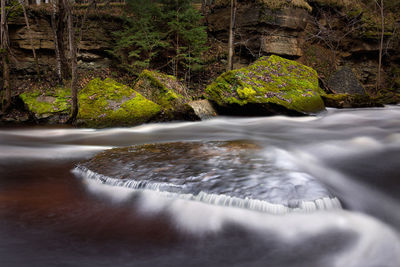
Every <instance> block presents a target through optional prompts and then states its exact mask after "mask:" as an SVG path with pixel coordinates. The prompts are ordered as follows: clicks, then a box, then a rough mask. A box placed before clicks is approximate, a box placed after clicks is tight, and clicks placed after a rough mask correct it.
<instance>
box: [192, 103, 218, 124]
mask: <svg viewBox="0 0 400 267" xmlns="http://www.w3.org/2000/svg"><path fill="white" fill-rule="evenodd" d="M189 106H191V107H192V108H193V110H194V113H196V115H197V116H198V117H199V118H200V119H201V120H207V119H210V118H212V117H215V116H217V112H216V111H215V109H214V108H213V107H212V105H211V103H210V102H209V101H208V100H206V99H204V100H197V101H192V102H189Z"/></svg>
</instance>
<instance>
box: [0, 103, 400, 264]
mask: <svg viewBox="0 0 400 267" xmlns="http://www.w3.org/2000/svg"><path fill="white" fill-rule="evenodd" d="M399 118H400V108H399V107H390V108H386V109H381V110H379V109H365V110H347V111H338V110H330V111H329V112H327V113H325V114H321V115H320V116H319V117H316V118H293V119H290V118H285V117H272V118H252V119H245V118H242V119H233V118H218V119H214V120H211V121H204V122H196V123H170V124H155V125H144V126H139V127H135V128H125V129H106V130H97V131H95V130H89V129H46V128H19V129H1V130H0V266H11V267H12V266H374V267H375V266H376V267H378V266H379V267H381V266H399V265H400V241H399V230H400V218H399V216H400V215H399V214H400V213H399V201H400V196H399V194H398V192H399V189H400V187H399V185H400V183H399V179H400V176H399V172H398V163H399V161H400V119H399ZM227 140H247V141H249V142H254V143H257V144H258V145H259V146H260V147H261V148H260V149H257V151H255V152H254V153H253V152H250V154H246V159H247V160H248V161H249V162H256V163H257V164H261V163H260V161H265V162H267V163H268V164H267V163H265V164H264V163H262V164H261V165H257V164H255V165H254V164H253V165H254V166H255V167H254V168H252V167H248V166H250V165H245V167H246V168H243V167H242V168H241V169H240V166H239V167H238V169H237V170H236V169H234V168H233V169H232V168H227V166H228V165H227V164H226V162H229V159H228V158H229V157H228V158H224V157H222V158H219V161H218V160H217V161H211V163H209V164H216V165H215V166H219V168H227V169H226V171H224V172H222V173H221V174H219V175H220V176H219V177H223V175H226V174H227V173H229V176H230V179H233V180H231V181H235V182H236V183H237V181H240V182H243V183H250V182H252V179H261V178H260V174H262V173H264V171H260V170H265V173H266V175H265V176H266V177H267V178H268V177H269V176H271V173H276V170H279V175H281V176H279V177H282V179H281V180H285V179H286V181H292V180H290V179H289V178H290V177H292V176H290V175H293V173H295V174H296V175H299V174H301V175H303V176H304V175H305V176H306V177H308V179H310V180H312V181H315V182H316V183H318V186H319V187H321V188H324V190H326V191H329V194H331V196H336V197H338V198H339V199H340V201H341V203H342V205H343V206H344V210H337V209H335V210H324V211H315V212H308V213H304V212H290V213H287V214H284V215H276V214H271V213H270V212H258V211H251V210H249V209H247V208H237V207H230V206H227V205H225V206H221V205H211V204H208V203H206V202H204V201H192V200H185V199H183V198H179V196H178V197H173V196H172V197H171V196H169V197H165V196H163V195H162V194H159V193H158V192H157V191H151V190H145V191H143V190H139V191H138V190H135V189H131V188H120V187H118V186H111V185H107V184H102V183H98V182H96V181H95V180H93V181H92V180H86V179H85V178H84V177H83V178H82V177H77V176H75V175H74V174H73V173H72V172H71V171H72V170H73V169H74V168H75V166H76V164H77V163H78V162H81V161H84V160H86V159H89V158H91V157H92V156H93V155H95V154H96V153H98V152H100V151H103V150H106V149H110V148H111V147H123V146H130V145H137V144H145V143H155V142H156V143H160V142H175V141H184V142H193V141H194V142H202V143H204V144H206V146H207V148H209V147H210V146H211V147H212V146H214V145H215V146H216V147H217V146H218V145H216V144H220V143H215V142H221V141H227ZM249 151H251V149H250V150H249ZM151 162H153V160H151ZM151 162H149V164H150V163H151ZM172 162H173V159H172ZM180 162H182V160H181V161H180ZM187 162H188V164H190V165H191V166H192V167H193V168H195V165H196V162H195V161H193V160H190V159H188V161H187ZM246 162H247V161H246ZM103 164H104V165H106V164H107V162H104V163H103ZM109 164H110V168H111V167H112V166H115V165H113V163H112V161H111V160H110V163H109ZM229 164H231V163H229ZM263 164H264V165H263ZM253 165H251V166H253ZM179 166H181V167H182V166H183V167H184V166H185V165H184V164H183V165H179ZM202 166H203V165H202ZM207 166H208V165H207ZM210 166H211V167H210V168H212V166H214V165H210ZM268 166H269V167H268ZM183 167H182V168H183ZM268 168H269V169H268ZM239 169H240V171H239ZM177 170H181V168H179V169H177ZM282 170H283V171H282ZM132 171H134V170H129V172H132ZM197 171H198V170H197ZM228 171H229V172H228ZM243 172H246V173H248V179H242V177H243V176H245V177H246V173H243ZM285 172H286V173H287V174H288V177H289V176H290V177H289V178H287V177H285ZM181 173H184V172H181ZM217 173H218V172H217ZM172 174H173V173H172ZM172 174H171V176H173V175H172ZM267 174H269V176H268V175H267ZM163 175H164V176H165V175H168V172H165V173H163ZM197 175H200V174H199V173H197ZM235 175H238V176H240V179H238V180H234V177H232V176H235ZM303 176H302V177H303ZM254 177H256V178H254ZM296 177H298V176H296ZM188 178H189V177H188ZM263 178H265V177H263ZM151 179H157V177H156V176H151ZM181 179H182V177H181ZM183 179H184V177H183ZM215 179H220V178H218V177H217V178H215ZM287 179H289V180H287ZM296 179H298V178H296ZM221 180H222V181H221V183H217V184H218V186H217V187H215V186H212V187H210V188H208V187H202V190H211V191H210V192H209V193H213V194H219V193H224V194H225V195H226V194H228V195H229V192H230V191H229V190H228V189H227V187H228V186H229V185H228V184H230V183H224V182H223V180H224V179H221ZM278 180H279V179H278ZM296 181H298V180H296ZM293 183H294V182H293ZM185 184H186V183H185ZM264 184H265V185H266V186H268V184H266V183H264ZM237 185H240V184H237ZM313 185H314V183H312V185H309V187H310V186H313ZM239 187H240V186H239ZM265 188H266V187H263V189H265ZM239 189H240V188H239ZM239 189H238V190H236V191H235V192H236V193H235V194H236V195H234V196H235V197H238V196H239V197H240V194H243V197H245V195H246V194H250V196H252V197H253V198H260V199H261V198H265V197H267V196H269V195H268V194H267V193H268V190H261V189H260V187H255V189H249V190H250V191H246V192H242V191H241V190H239ZM190 190H192V188H190ZM251 190H253V191H251ZM189 192H192V191H189ZM279 192H281V191H279ZM282 192H284V194H283V193H282V195H280V197H278V198H273V200H274V201H278V202H279V201H282V202H284V200H285V197H287V194H288V193H287V191H282ZM318 192H325V191H318ZM175 193H177V194H179V191H178V192H175ZM183 193H185V194H186V193H188V191H185V192H182V194H183ZM232 194H233V193H232ZM274 196H275V195H274ZM308 196H309V195H308ZM268 200H269V201H270V200H271V199H268Z"/></svg>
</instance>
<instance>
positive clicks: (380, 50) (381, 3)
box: [375, 0, 385, 93]
mask: <svg viewBox="0 0 400 267" xmlns="http://www.w3.org/2000/svg"><path fill="white" fill-rule="evenodd" d="M375 2H376V0H375ZM376 3H377V4H378V7H379V9H380V13H381V28H382V31H381V40H380V44H379V63H378V78H377V80H376V93H378V91H379V89H380V87H381V68H382V57H383V37H384V34H385V14H384V6H383V0H381V2H380V4H379V3H378V2H376Z"/></svg>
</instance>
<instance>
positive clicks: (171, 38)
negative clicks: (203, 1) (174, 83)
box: [160, 0, 207, 76]
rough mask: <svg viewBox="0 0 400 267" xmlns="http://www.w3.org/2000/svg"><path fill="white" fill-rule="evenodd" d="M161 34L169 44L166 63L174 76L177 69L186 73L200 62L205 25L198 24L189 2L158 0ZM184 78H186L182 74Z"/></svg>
mask: <svg viewBox="0 0 400 267" xmlns="http://www.w3.org/2000/svg"><path fill="white" fill-rule="evenodd" d="M160 2H161V11H162V16H161V18H162V21H164V22H167V23H164V24H163V28H164V30H163V32H165V34H166V36H165V38H166V41H167V42H168V44H169V46H168V57H169V58H170V59H171V60H170V61H169V62H170V63H171V64H170V66H171V67H172V69H173V73H174V75H176V76H180V73H181V72H180V70H182V71H183V72H184V73H185V74H189V76H190V71H191V70H192V69H193V68H196V67H197V66H199V63H201V54H202V52H204V51H205V50H206V49H207V47H206V42H207V33H206V30H205V26H203V25H201V19H202V16H201V14H200V12H198V11H197V10H195V9H194V8H193V6H192V2H193V1H192V0H160ZM185 76H186V75H185Z"/></svg>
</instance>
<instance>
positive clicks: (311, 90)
mask: <svg viewBox="0 0 400 267" xmlns="http://www.w3.org/2000/svg"><path fill="white" fill-rule="evenodd" d="M206 93H207V94H208V97H209V99H210V100H212V101H213V102H215V103H216V104H217V105H218V106H220V107H224V106H229V105H237V106H246V105H248V104H251V105H254V104H258V105H261V106H264V107H266V106H268V105H270V106H279V107H280V108H282V109H285V110H288V111H293V112H297V113H301V114H304V113H316V112H319V111H321V110H323V109H324V103H323V101H322V99H321V97H320V94H323V91H322V90H321V89H320V88H319V85H318V76H317V73H316V71H315V70H313V69H312V68H310V67H307V66H304V65H302V64H300V63H297V62H295V61H292V60H288V59H284V58H281V57H278V56H274V55H273V56H270V57H263V58H260V59H259V60H257V61H256V62H254V63H253V64H252V65H250V66H248V67H246V68H242V69H237V70H232V71H228V72H225V73H223V74H222V75H221V76H219V77H218V78H217V79H216V80H215V81H214V82H213V83H212V84H211V85H209V86H208V87H207V88H206ZM282 109H281V110H282ZM289 113H290V112H289ZM258 115H263V114H262V111H261V113H260V114H258Z"/></svg>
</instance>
